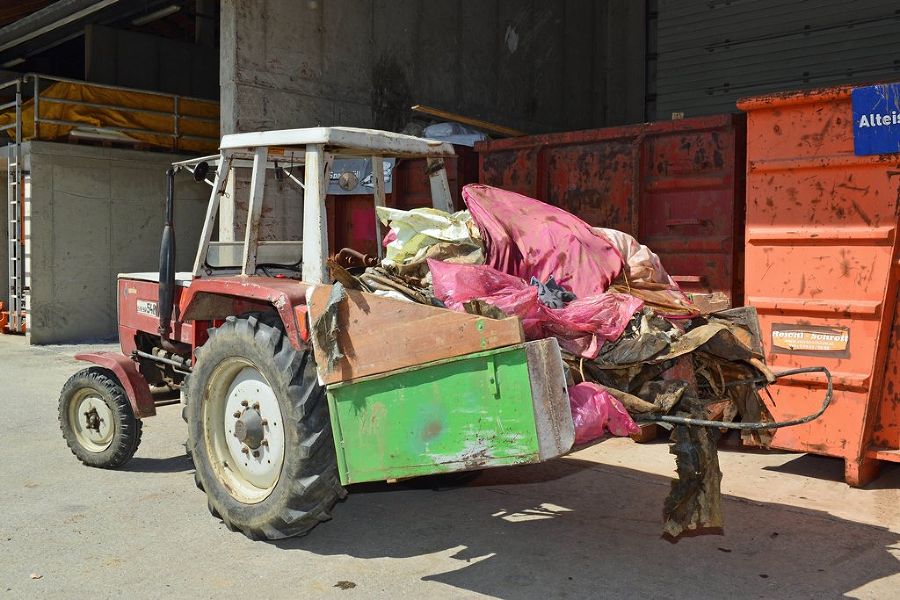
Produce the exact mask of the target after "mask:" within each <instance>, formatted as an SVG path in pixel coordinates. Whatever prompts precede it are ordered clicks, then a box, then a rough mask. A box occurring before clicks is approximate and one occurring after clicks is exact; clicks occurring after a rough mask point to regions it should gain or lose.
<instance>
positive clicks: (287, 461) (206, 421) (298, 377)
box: [184, 314, 346, 539]
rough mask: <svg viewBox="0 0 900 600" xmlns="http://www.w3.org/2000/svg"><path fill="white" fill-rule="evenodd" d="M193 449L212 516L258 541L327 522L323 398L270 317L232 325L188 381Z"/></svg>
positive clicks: (213, 337) (332, 469) (329, 447)
mask: <svg viewBox="0 0 900 600" xmlns="http://www.w3.org/2000/svg"><path fill="white" fill-rule="evenodd" d="M185 392H186V393H185V402H186V407H185V411H184V413H185V416H186V417H187V422H188V448H189V452H190V454H191V456H192V457H193V460H194V468H195V478H196V480H197V485H198V487H200V488H201V489H202V490H204V491H205V492H206V494H207V500H208V506H209V509H210V512H211V513H212V514H213V515H214V516H217V517H219V518H221V519H222V520H223V521H224V522H225V525H226V526H228V528H229V529H236V530H240V531H241V532H243V533H244V534H246V535H247V536H248V537H251V538H254V539H260V538H267V539H277V538H284V537H288V536H293V535H300V534H303V533H306V532H307V531H309V530H310V529H312V528H313V527H315V526H316V525H317V524H318V523H319V522H321V521H325V520H327V519H329V518H330V510H331V508H332V507H333V506H334V504H335V503H336V502H337V501H338V500H339V499H340V498H342V497H343V496H344V495H345V494H346V492H345V491H344V489H343V488H342V487H341V485H340V481H339V478H338V472H337V458H336V455H335V448H334V441H333V439H332V435H331V422H330V419H329V417H328V406H327V402H326V399H325V390H324V388H322V386H320V385H319V383H318V380H317V376H316V369H315V363H314V362H313V359H312V356H311V354H310V353H309V352H300V351H297V350H295V349H294V348H293V347H292V346H291V344H290V341H289V340H288V339H287V337H286V336H285V335H284V331H283V329H282V326H281V323H280V321H279V320H277V318H272V317H271V316H270V315H262V314H260V315H250V316H247V317H229V318H228V319H227V320H226V322H225V323H224V324H223V325H222V326H220V327H218V328H217V329H215V330H211V331H210V338H209V341H207V342H206V344H204V345H203V346H202V347H201V348H198V349H197V351H196V362H195V365H194V368H193V371H192V373H191V375H190V376H189V377H188V379H187V380H186V382H185Z"/></svg>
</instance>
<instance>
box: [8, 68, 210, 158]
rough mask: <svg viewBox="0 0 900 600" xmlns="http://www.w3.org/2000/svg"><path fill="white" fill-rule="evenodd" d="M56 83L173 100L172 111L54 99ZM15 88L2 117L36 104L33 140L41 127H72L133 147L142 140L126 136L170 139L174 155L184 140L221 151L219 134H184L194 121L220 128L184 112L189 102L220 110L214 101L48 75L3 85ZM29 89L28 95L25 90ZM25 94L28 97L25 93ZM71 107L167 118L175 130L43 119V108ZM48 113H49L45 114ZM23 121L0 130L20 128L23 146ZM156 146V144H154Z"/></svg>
mask: <svg viewBox="0 0 900 600" xmlns="http://www.w3.org/2000/svg"><path fill="white" fill-rule="evenodd" d="M48 83H49V84H53V83H69V84H73V85H79V86H84V87H85V88H97V89H106V90H112V91H116V92H127V93H129V94H136V95H141V96H147V97H152V98H163V99H166V100H170V101H171V102H172V110H157V109H150V108H138V107H135V106H129V105H124V104H115V103H103V102H88V101H82V100H72V99H68V98H54V97H52V96H47V95H46V94H45V92H46V88H47V86H46V84H48ZM9 87H15V88H16V89H17V92H18V93H17V95H16V99H15V100H13V101H11V102H6V103H4V104H0V113H2V112H4V111H7V110H9V109H11V108H13V107H15V108H16V112H17V115H21V112H22V104H23V102H28V101H29V100H31V101H33V105H34V111H33V113H34V116H33V123H32V125H33V135H32V136H29V137H28V138H27V139H42V138H41V125H42V124H46V125H58V126H63V127H72V128H73V129H78V128H90V129H95V130H99V131H100V132H103V131H107V132H116V133H120V134H124V135H123V137H121V138H117V139H115V140H114V141H120V142H123V141H133V143H136V144H137V143H141V140H140V139H137V138H128V137H124V136H128V134H140V135H146V136H153V137H158V138H168V139H170V140H171V144H170V145H169V146H167V149H170V150H172V151H175V152H177V151H180V150H181V149H182V148H181V145H180V142H181V141H182V140H194V141H199V142H208V143H209V144H210V146H211V147H214V148H215V147H218V142H219V136H218V133H216V135H209V136H206V135H195V134H185V133H182V132H183V131H184V126H183V125H184V122H186V121H192V122H200V123H209V124H213V125H216V128H217V129H218V124H219V119H218V118H217V117H205V116H198V115H193V114H190V113H187V114H185V112H184V110H183V104H184V102H185V101H187V102H193V103H198V104H206V105H209V106H215V107H216V108H218V102H215V101H213V100H206V99H202V98H194V97H191V96H182V95H178V94H167V93H164V92H154V91H148V90H140V89H136V88H129V87H124V86H117V85H107V84H103V83H93V82H88V81H79V80H77V79H68V78H65V77H51V76H48V75H39V74H37V73H28V74H26V75H23V76H22V77H20V78H18V79H14V80H12V81H7V82H6V83H0V90H3V89H6V88H9ZM26 87H27V90H28V91H27V92H25V89H26ZM22 92H24V93H22ZM53 104H57V105H70V106H81V107H88V108H96V109H98V110H114V111H117V112H119V113H126V114H133V115H151V116H156V117H164V118H167V119H171V128H170V129H169V128H166V129H162V128H155V129H154V128H147V127H123V126H121V125H113V124H111V123H110V124H106V123H103V118H102V117H103V113H98V116H97V118H98V120H99V121H100V123H101V124H100V125H91V124H87V123H83V122H79V121H72V120H68V119H51V118H47V117H43V116H41V107H42V106H47V105H53ZM45 112H46V111H45ZM22 125H23V124H22V121H21V119H20V118H17V119H16V121H15V122H13V123H9V124H7V125H3V126H0V132H5V131H7V130H9V129H12V128H16V135H15V136H12V135H10V136H9V137H10V139H11V140H12V139H15V142H12V143H21V142H22V141H24V140H25V139H26V138H25V136H24V135H23V134H22V133H23V132H22ZM151 145H153V144H151Z"/></svg>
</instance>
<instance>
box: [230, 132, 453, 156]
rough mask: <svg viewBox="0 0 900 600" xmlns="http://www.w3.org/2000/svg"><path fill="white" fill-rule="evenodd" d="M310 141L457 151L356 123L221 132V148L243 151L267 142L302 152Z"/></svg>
mask: <svg viewBox="0 0 900 600" xmlns="http://www.w3.org/2000/svg"><path fill="white" fill-rule="evenodd" d="M307 144H324V145H325V146H326V150H327V151H328V152H331V153H333V154H343V155H348V156H369V155H377V156H383V157H386V158H389V157H433V158H439V157H449V156H453V155H454V152H453V146H452V145H451V144H448V143H444V142H439V141H436V140H429V139H425V138H420V137H415V136H412V135H404V134H401V133H392V132H389V131H379V130H377V129H361V128H357V127H310V128H306V129H279V130H275V131H254V132H249V133H233V134H229V135H225V136H222V145H221V148H222V149H223V150H237V151H242V150H249V149H251V148H257V147H260V146H266V147H275V148H285V149H291V150H292V151H299V152H303V151H304V149H305V147H306V145H307Z"/></svg>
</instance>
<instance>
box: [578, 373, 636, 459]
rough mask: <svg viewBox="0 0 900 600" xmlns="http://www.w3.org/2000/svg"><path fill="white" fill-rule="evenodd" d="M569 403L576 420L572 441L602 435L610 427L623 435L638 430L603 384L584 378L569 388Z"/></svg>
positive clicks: (585, 439) (595, 437)
mask: <svg viewBox="0 0 900 600" xmlns="http://www.w3.org/2000/svg"><path fill="white" fill-rule="evenodd" d="M569 405H570V407H571V409H572V420H573V421H574V422H575V444H576V445H578V444H586V443H588V442H593V441H594V440H597V439H600V438H602V437H603V436H604V435H606V432H607V431H609V433H611V434H612V435H615V436H619V437H624V436H627V435H633V434H635V433H638V432H640V430H641V429H640V427H638V426H637V423H635V422H634V420H633V419H632V418H631V416H630V415H629V414H628V411H626V410H625V407H624V406H622V403H621V402H619V401H618V400H617V399H616V398H615V397H614V396H613V395H612V394H610V393H609V392H607V391H606V389H605V388H603V387H601V386H599V385H597V384H596V383H592V382H589V381H585V382H582V383H579V384H577V385H573V386H572V387H570V388H569Z"/></svg>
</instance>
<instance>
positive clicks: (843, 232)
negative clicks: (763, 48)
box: [738, 87, 900, 485]
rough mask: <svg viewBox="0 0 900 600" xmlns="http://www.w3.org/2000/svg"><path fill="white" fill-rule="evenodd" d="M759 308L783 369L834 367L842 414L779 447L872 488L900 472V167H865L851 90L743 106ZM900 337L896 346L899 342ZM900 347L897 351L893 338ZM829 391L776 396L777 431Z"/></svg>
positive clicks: (808, 384)
mask: <svg viewBox="0 0 900 600" xmlns="http://www.w3.org/2000/svg"><path fill="white" fill-rule="evenodd" d="M738 106H739V107H740V108H741V109H743V110H745V111H747V113H748V115H747V117H748V122H747V230H746V238H747V247H746V293H747V302H748V304H751V305H753V306H755V307H756V308H757V310H758V312H759V319H760V325H761V327H762V333H763V338H764V340H765V342H766V351H767V360H768V363H769V365H770V366H772V367H773V369H774V370H782V369H786V368H795V367H806V366H813V365H824V366H825V367H827V368H828V369H829V370H831V372H832V374H833V375H834V382H835V394H834V401H833V403H832V406H831V408H829V410H828V411H827V412H826V413H825V415H824V416H822V417H821V418H820V419H818V420H817V421H814V422H812V423H809V424H806V425H802V426H797V427H789V428H785V429H781V430H779V431H778V432H777V433H776V435H775V438H774V443H773V445H774V446H776V447H779V448H785V449H790V450H799V451H806V452H814V453H816V454H825V455H830V456H837V457H841V458H843V459H844V460H845V465H846V468H845V479H846V481H847V482H848V483H850V484H851V485H864V484H865V483H867V482H868V481H870V480H871V479H872V478H874V477H875V476H876V474H877V471H878V460H895V461H896V460H900V450H898V448H900V445H898V439H900V426H898V422H900V418H898V399H897V385H898V381H900V377H898V373H897V371H898V369H900V356H898V351H897V337H898V335H900V334H898V333H897V331H896V330H897V328H898V317H897V315H896V313H895V311H896V306H897V283H898V262H897V261H898V240H897V224H898V214H900V212H898V211H900V204H898V194H900V155H897V154H892V155H881V156H855V155H854V153H853V133H852V132H853V123H852V112H851V104H850V88H848V87H843V88H833V89H827V90H814V91H807V92H802V93H796V94H778V95H773V96H766V97H759V98H752V99H748V100H744V101H742V102H740V103H739V104H738ZM892 331H893V333H892ZM892 336H893V338H894V341H893V343H892V344H889V341H890V340H891V338H892ZM820 386H821V384H820V383H818V382H817V381H815V380H813V379H812V378H809V377H805V376H797V377H792V378H789V379H788V380H787V381H779V382H778V384H777V385H774V386H772V387H771V388H770V389H771V391H772V402H771V403H770V409H771V411H772V413H773V415H774V417H775V418H776V419H778V420H782V419H785V418H792V417H795V416H798V415H801V414H804V413H807V412H810V410H811V409H814V408H815V404H816V403H817V398H818V396H819V395H820V394H821V387H820Z"/></svg>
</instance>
